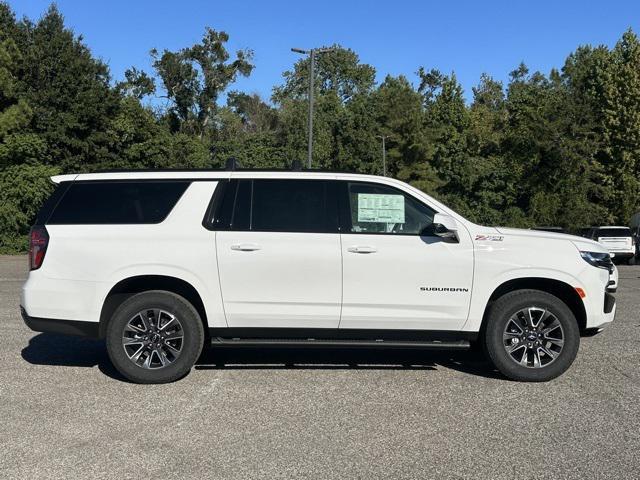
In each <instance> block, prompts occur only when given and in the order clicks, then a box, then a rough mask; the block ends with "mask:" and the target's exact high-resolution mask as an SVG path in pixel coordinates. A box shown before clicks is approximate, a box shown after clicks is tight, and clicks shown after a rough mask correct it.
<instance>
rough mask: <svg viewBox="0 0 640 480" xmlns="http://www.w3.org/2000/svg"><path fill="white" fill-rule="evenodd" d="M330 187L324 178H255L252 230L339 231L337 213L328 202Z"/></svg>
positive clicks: (252, 197) (252, 192)
mask: <svg viewBox="0 0 640 480" xmlns="http://www.w3.org/2000/svg"><path fill="white" fill-rule="evenodd" d="M241 183H242V182H241ZM327 188H328V182H326V181H322V180H254V181H253V188H252V191H251V199H252V201H251V213H250V219H249V223H250V228H251V230H256V231H268V232H330V231H335V229H336V224H337V215H336V210H335V209H332V208H329V205H328V203H327ZM239 200H240V198H239ZM334 200H335V199H334Z"/></svg>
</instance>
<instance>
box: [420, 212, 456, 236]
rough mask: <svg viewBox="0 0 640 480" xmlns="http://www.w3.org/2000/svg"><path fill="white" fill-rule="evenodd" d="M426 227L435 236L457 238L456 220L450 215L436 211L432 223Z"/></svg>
mask: <svg viewBox="0 0 640 480" xmlns="http://www.w3.org/2000/svg"><path fill="white" fill-rule="evenodd" d="M427 229H428V230H429V233H430V234H431V235H435V236H436V237H440V238H444V239H449V240H456V241H457V240H458V222H456V219H455V218H453V217H452V216H450V215H446V214H444V213H436V214H435V215H434V216H433V223H432V224H431V225H430V226H429V227H427Z"/></svg>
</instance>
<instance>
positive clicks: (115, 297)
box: [99, 275, 209, 338]
mask: <svg viewBox="0 0 640 480" xmlns="http://www.w3.org/2000/svg"><path fill="white" fill-rule="evenodd" d="M149 290H165V291H168V292H172V293H175V294H177V295H180V296H181V297H183V298H184V299H185V300H187V301H188V302H189V303H191V305H193V307H194V308H195V309H196V311H197V312H198V314H199V315H200V320H201V321H202V323H203V327H204V331H205V336H206V335H207V334H208V331H209V327H208V322H207V312H206V309H205V307H204V303H203V301H202V297H201V296H200V294H199V293H198V290H196V288H195V287H194V286H193V285H191V284H190V283H189V282H187V281H185V280H183V279H180V278H177V277H172V276H169V275H136V276H133V277H128V278H125V279H123V280H120V281H119V282H118V283H116V284H115V285H114V286H113V287H112V288H111V290H109V293H108V294H107V296H106V297H105V300H104V302H103V303H102V309H101V311H100V325H99V336H100V338H104V337H105V335H106V330H107V324H108V323H109V320H111V317H112V316H113V313H114V312H115V311H116V309H117V308H118V306H119V305H121V304H122V302H124V301H125V300H127V299H128V298H129V297H131V296H133V295H135V294H137V293H142V292H146V291H149Z"/></svg>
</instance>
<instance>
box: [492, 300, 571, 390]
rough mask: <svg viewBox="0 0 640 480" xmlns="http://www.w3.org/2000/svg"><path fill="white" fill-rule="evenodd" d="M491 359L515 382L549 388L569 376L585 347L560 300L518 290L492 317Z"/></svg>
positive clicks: (500, 302)
mask: <svg viewBox="0 0 640 480" xmlns="http://www.w3.org/2000/svg"><path fill="white" fill-rule="evenodd" d="M484 340H485V345H486V350H487V353H488V355H489V357H490V359H491V361H492V362H493V364H494V365H495V366H496V368H497V369H498V370H500V372H502V373H503V374H504V375H505V376H507V377H508V378H510V379H513V380H519V381H528V382H545V381H548V380H551V379H553V378H556V377H557V376H559V375H561V374H562V373H564V372H565V371H566V370H567V369H568V368H569V367H570V366H571V364H572V363H573V361H574V359H575V358H576V355H577V353H578V347H579V345H580V331H579V329H578V324H577V322H576V319H575V316H574V315H573V312H572V311H571V310H570V309H569V307H567V305H566V304H565V303H564V302H563V301H562V300H560V299H559V298H557V297H555V296H553V295H551V294H549V293H546V292H543V291H539V290H528V289H527V290H516V291H513V292H510V293H507V294H506V295H504V296H502V297H500V298H499V299H498V300H496V301H495V303H494V304H493V305H492V306H491V309H490V311H489V312H488V318H487V324H486V329H485V339H484Z"/></svg>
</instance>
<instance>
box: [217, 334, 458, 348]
mask: <svg viewBox="0 0 640 480" xmlns="http://www.w3.org/2000/svg"><path fill="white" fill-rule="evenodd" d="M211 346H221V347H334V348H354V347H356V348H357V347H361V348H417V349H424V350H466V349H468V348H470V347H471V343H470V342H469V340H458V341H439V340H415V341H412V340H384V339H381V340H353V339H349V340H339V339H336V340H328V339H316V338H282V339H279V338H223V337H213V338H212V339H211Z"/></svg>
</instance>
